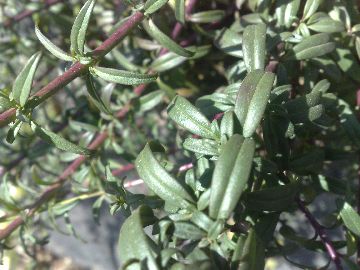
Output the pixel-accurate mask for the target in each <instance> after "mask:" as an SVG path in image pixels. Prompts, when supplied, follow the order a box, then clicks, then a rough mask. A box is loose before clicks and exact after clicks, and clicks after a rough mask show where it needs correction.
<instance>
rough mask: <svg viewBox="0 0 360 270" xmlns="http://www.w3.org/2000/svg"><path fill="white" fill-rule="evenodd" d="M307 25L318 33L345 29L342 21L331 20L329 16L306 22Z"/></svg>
mask: <svg viewBox="0 0 360 270" xmlns="http://www.w3.org/2000/svg"><path fill="white" fill-rule="evenodd" d="M315 15H316V14H315ZM315 15H314V16H315ZM310 20H311V18H310ZM307 27H308V28H309V29H311V30H313V31H316V32H320V33H336V32H342V31H344V30H345V26H344V24H343V23H342V22H340V21H336V20H333V19H331V18H330V17H329V16H326V17H320V18H319V19H317V20H315V21H312V22H311V24H310V23H308V24H307Z"/></svg>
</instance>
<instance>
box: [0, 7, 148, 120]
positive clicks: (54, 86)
mask: <svg viewBox="0 0 360 270" xmlns="http://www.w3.org/2000/svg"><path fill="white" fill-rule="evenodd" d="M143 19H144V14H143V13H141V12H135V13H134V14H133V15H132V16H131V17H130V18H129V19H128V20H127V21H126V22H125V23H123V24H122V25H121V26H119V28H118V29H117V30H116V31H115V32H114V33H113V34H112V35H111V36H110V37H109V38H108V39H106V40H105V41H104V42H103V43H102V44H101V45H100V46H99V47H98V48H96V49H95V50H94V52H93V53H94V59H95V60H96V61H100V60H101V58H103V57H104V56H105V55H106V54H107V53H108V52H110V51H111V50H112V49H113V48H114V47H115V46H116V45H118V44H119V43H120V41H122V40H123V39H124V38H125V37H126V36H127V34H129V32H130V31H131V30H132V29H134V28H135V27H136V26H137V25H138V24H139V23H140V22H141V21H142V20H143ZM87 70H88V66H86V65H82V64H80V63H79V62H76V63H75V64H74V65H73V66H71V68H70V69H68V70H67V71H65V72H64V74H62V75H60V76H59V77H57V78H55V79H54V80H53V81H51V82H50V83H49V84H48V85H46V86H44V87H43V88H42V89H40V90H39V91H38V92H37V93H36V94H35V95H33V96H32V97H31V98H33V99H34V104H35V105H34V106H38V105H39V104H40V103H42V102H43V101H44V100H46V99H47V98H49V97H50V96H52V95H54V94H56V93H57V92H58V91H59V90H60V89H62V88H63V87H64V86H66V85H68V84H69V83H70V82H72V81H73V80H74V79H76V78H77V77H80V76H81V75H82V74H84V73H85V72H86V71H87ZM15 113H16V109H14V108H12V109H9V110H7V111H5V112H3V113H1V114H0V127H2V126H4V125H6V124H8V123H9V122H11V121H12V119H13V118H14V116H15Z"/></svg>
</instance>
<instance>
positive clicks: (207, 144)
mask: <svg viewBox="0 0 360 270" xmlns="http://www.w3.org/2000/svg"><path fill="white" fill-rule="evenodd" d="M183 146H184V148H185V149H186V150H189V151H192V152H195V153H199V154H202V155H208V156H217V155H218V154H219V151H218V147H219V145H218V143H217V142H216V141H214V140H209V139H194V138H187V139H186V140H185V142H184V144H183Z"/></svg>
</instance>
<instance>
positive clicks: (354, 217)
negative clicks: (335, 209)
mask: <svg viewBox="0 0 360 270" xmlns="http://www.w3.org/2000/svg"><path fill="white" fill-rule="evenodd" d="M340 216H341V218H342V220H343V221H344V224H345V226H346V227H347V228H348V229H349V230H350V231H352V232H353V233H354V234H356V235H357V236H360V216H359V214H358V213H357V212H356V211H355V210H354V208H352V207H351V205H350V204H348V203H347V202H344V204H343V206H342V208H341V211H340Z"/></svg>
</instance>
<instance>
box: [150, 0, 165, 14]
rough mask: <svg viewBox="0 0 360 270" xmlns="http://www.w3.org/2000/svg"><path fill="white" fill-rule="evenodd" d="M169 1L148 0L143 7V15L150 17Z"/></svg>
mask: <svg viewBox="0 0 360 270" xmlns="http://www.w3.org/2000/svg"><path fill="white" fill-rule="evenodd" d="M168 1H169V0H148V1H146V3H145V5H144V10H145V13H144V14H145V15H146V16H147V15H150V14H152V13H154V12H156V11H157V10H159V9H160V8H162V7H163V6H164V5H165V4H166V3H167V2H168Z"/></svg>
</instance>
